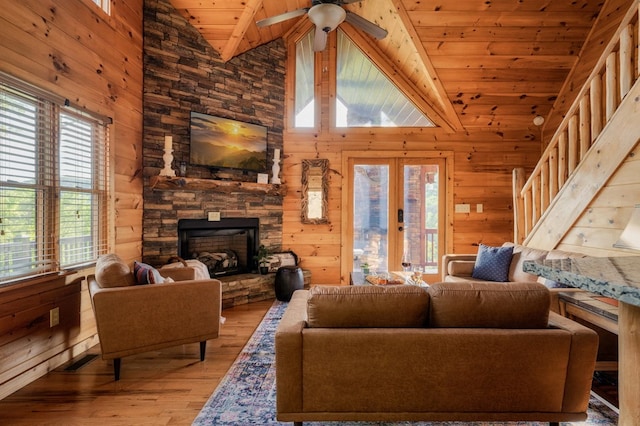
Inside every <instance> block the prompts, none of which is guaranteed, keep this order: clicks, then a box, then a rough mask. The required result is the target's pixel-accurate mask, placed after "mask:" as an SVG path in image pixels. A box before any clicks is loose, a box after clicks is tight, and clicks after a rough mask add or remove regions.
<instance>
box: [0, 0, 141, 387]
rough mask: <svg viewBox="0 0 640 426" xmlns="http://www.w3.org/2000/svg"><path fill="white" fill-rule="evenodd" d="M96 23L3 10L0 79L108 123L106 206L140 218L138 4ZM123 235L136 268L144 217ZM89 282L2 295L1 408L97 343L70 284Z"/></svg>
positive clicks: (64, 11) (86, 14) (30, 1)
mask: <svg viewBox="0 0 640 426" xmlns="http://www.w3.org/2000/svg"><path fill="white" fill-rule="evenodd" d="M101 13H102V12H100V11H99V10H98V9H97V8H95V7H94V6H93V5H90V4H87V3H85V2H84V1H81V0H70V1H69V0H66V1H62V0H45V1H35V0H26V1H24V2H13V3H11V4H7V5H6V6H5V7H4V8H3V11H2V16H0V40H2V41H1V42H0V58H1V59H0V69H1V70H3V71H5V72H8V73H10V74H12V75H14V76H16V77H18V78H21V79H23V80H25V81H27V82H29V83H31V84H34V85H36V86H39V87H41V88H43V89H45V90H49V91H51V92H53V93H55V94H57V95H60V96H63V97H66V98H68V99H69V100H70V101H71V103H72V104H74V105H77V106H79V107H81V108H86V109H88V110H90V111H92V112H96V113H99V114H102V115H105V116H108V117H112V118H113V120H114V124H113V125H112V126H111V129H110V130H111V131H110V139H111V153H112V155H113V158H115V159H116V160H115V161H114V162H113V164H115V165H116V167H115V169H114V170H112V171H113V172H115V174H116V176H115V178H114V179H113V182H114V186H113V194H112V198H113V200H114V201H113V203H114V205H119V206H120V207H122V206H123V205H124V204H125V203H129V204H131V206H133V205H136V207H133V211H135V210H137V209H138V208H139V209H140V211H141V209H142V205H141V203H140V200H141V196H142V184H141V176H140V175H139V172H138V170H140V169H141V156H140V154H139V151H138V153H136V152H135V149H131V147H133V146H135V145H136V144H139V142H140V139H141V135H142V0H134V1H128V2H127V3H126V4H124V2H114V3H113V4H112V14H111V16H110V17H106V16H104V17H103V16H102V15H100V14H101ZM136 199H137V201H133V200H136ZM125 200H127V201H125ZM123 212H125V210H123ZM126 213H132V211H126ZM120 217H122V216H120ZM118 220H119V219H117V218H116V220H115V221H114V223H113V227H112V228H111V229H110V232H111V234H113V235H115V234H116V232H117V227H118V226H119V223H118ZM122 226H125V227H128V229H129V230H130V232H129V233H128V234H127V236H126V238H125V240H126V241H127V242H126V243H125V244H123V245H120V244H119V243H117V242H116V245H115V246H114V247H113V249H114V250H115V251H117V252H119V253H120V254H121V255H124V257H126V258H130V259H133V258H139V256H140V253H141V238H142V235H141V232H140V230H141V215H140V214H138V215H135V214H127V217H126V219H124V218H123V219H122ZM136 233H137V235H136ZM116 241H117V238H116ZM89 272H90V270H88V271H79V272H78V273H76V274H74V275H72V276H70V277H67V278H66V279H62V282H55V284H53V288H52V287H51V286H50V285H49V284H45V283H43V282H41V281H38V280H34V282H33V283H31V282H26V283H24V284H19V285H18V286H17V287H16V286H12V288H3V289H0V299H3V300H4V301H5V302H6V304H5V303H2V305H3V306H7V307H11V308H14V309H20V311H17V310H16V312H13V313H11V314H10V315H15V316H14V317H13V318H12V319H11V320H9V322H7V317H5V316H2V315H0V318H1V319H0V323H1V324H2V327H10V328H11V330H10V331H8V332H7V334H4V333H3V337H5V338H4V339H3V341H2V342H1V343H0V359H3V362H2V363H1V366H0V398H2V397H4V396H7V395H8V394H10V393H11V392H13V391H15V390H17V389H19V388H20V387H23V386H24V385H25V384H27V383H29V382H30V381H32V380H35V379H36V378H38V377H39V376H41V375H43V374H46V373H47V371H49V370H51V369H53V368H56V367H57V366H59V365H60V364H61V363H64V362H67V361H68V360H69V359H71V358H72V357H73V356H76V355H78V354H79V353H81V352H82V351H84V350H87V349H88V348H89V347H91V346H93V345H95V344H96V343H97V340H95V333H96V330H95V322H94V321H93V313H92V311H91V306H90V301H89V299H88V292H87V290H86V287H84V286H82V285H77V284H72V283H71V282H72V281H73V280H74V279H75V278H76V277H81V276H82V275H84V274H85V273H89ZM65 281H66V282H65ZM7 298H9V299H7ZM54 305H55V306H57V307H59V308H60V325H58V326H55V327H53V328H49V327H48V321H49V309H51V308H52V307H55V306H54ZM21 306H22V307H21ZM25 324H28V326H27V327H25ZM3 330H4V331H7V330H5V329H4V328H3ZM7 336H11V337H7ZM8 339H9V340H10V341H9V340H8Z"/></svg>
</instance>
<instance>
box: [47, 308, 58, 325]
mask: <svg viewBox="0 0 640 426" xmlns="http://www.w3.org/2000/svg"><path fill="white" fill-rule="evenodd" d="M58 324H60V308H53V309H51V310H50V311H49V327H55V326H56V325H58Z"/></svg>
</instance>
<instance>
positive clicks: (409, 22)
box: [171, 0, 605, 130]
mask: <svg viewBox="0 0 640 426" xmlns="http://www.w3.org/2000/svg"><path fill="white" fill-rule="evenodd" d="M171 3H172V4H173V6H174V7H175V8H176V9H177V11H178V13H180V14H181V15H183V16H184V17H185V18H187V19H188V20H189V22H190V23H191V24H192V25H193V26H194V27H196V28H198V29H199V31H200V32H201V33H202V35H203V37H204V38H205V39H206V40H207V41H208V42H209V43H210V44H211V46H213V48H214V49H215V50H217V51H218V52H220V55H221V57H222V59H223V60H225V61H226V60H229V59H231V58H232V57H234V56H236V55H239V54H241V53H243V52H245V51H247V50H249V49H252V48H254V47H257V46H259V45H261V44H264V43H268V42H270V41H272V40H275V39H277V38H280V37H285V36H286V35H287V33H288V32H289V31H291V30H292V29H293V28H294V26H296V25H301V23H303V22H304V21H305V20H307V19H308V18H307V16H306V15H303V16H301V17H297V18H294V19H290V20H288V21H284V22H282V23H279V24H275V25H271V26H269V27H266V28H261V29H259V28H258V27H257V26H256V24H255V22H256V21H257V20H260V19H264V18H267V17H271V16H275V15H278V14H281V13H285V12H288V11H292V10H296V9H299V8H308V7H310V6H311V1H310V0H279V1H270V0H266V1H265V0H171ZM604 3H605V0H363V1H361V2H359V3H353V4H350V5H345V6H344V7H345V8H346V9H349V10H350V11H352V12H354V13H357V14H358V15H360V16H362V17H364V18H366V19H369V20H370V21H373V22H375V23H376V24H378V25H379V26H381V27H383V28H385V29H386V30H387V31H388V32H389V35H388V36H387V37H386V38H385V39H383V40H379V41H378V40H374V39H373V38H371V37H369V36H368V35H366V34H365V39H366V40H369V41H370V43H371V46H373V48H375V49H376V50H377V51H379V52H381V53H382V54H384V55H386V56H387V57H388V58H389V59H390V62H391V63H392V64H394V66H395V67H397V70H398V72H401V73H402V74H403V75H404V77H405V79H407V80H409V81H410V82H411V83H412V84H413V85H414V86H415V88H416V89H417V90H418V91H419V92H420V93H421V94H422V96H423V97H424V98H425V99H426V100H428V102H429V103H430V104H431V105H433V107H434V108H435V109H437V110H439V111H441V112H442V115H443V116H445V117H447V118H448V121H449V123H450V124H452V126H453V127H458V128H459V127H460V126H462V127H464V128H465V129H467V130H472V129H473V128H494V129H509V128H514V129H522V128H534V126H533V124H532V120H533V117H534V116H536V115H542V116H543V117H546V116H547V115H548V114H549V111H550V110H551V108H552V106H553V103H554V100H555V99H556V97H557V96H558V94H559V92H560V90H561V88H562V86H563V83H564V82H565V80H566V79H567V76H568V75H569V72H570V70H571V68H572V67H573V66H574V64H575V63H576V61H577V59H578V56H579V54H580V53H581V49H582V46H583V45H584V43H585V41H586V40H587V38H588V36H589V35H590V33H591V28H592V27H593V25H594V23H595V22H596V19H597V17H598V14H599V13H600V11H601V9H602V7H603V4H604ZM342 25H349V24H347V23H343V24H342Z"/></svg>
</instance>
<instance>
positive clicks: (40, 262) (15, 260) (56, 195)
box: [0, 74, 109, 283]
mask: <svg viewBox="0 0 640 426" xmlns="http://www.w3.org/2000/svg"><path fill="white" fill-rule="evenodd" d="M2 77H3V75H1V74H0V283H2V282H3V281H7V280H11V279H16V278H20V277H24V276H29V275H35V274H40V273H45V272H55V271H59V270H61V269H66V268H71V267H74V266H78V265H81V264H86V263H89V262H92V261H95V259H97V257H98V256H99V255H100V254H102V253H105V252H106V251H107V244H108V234H107V230H108V223H107V222H108V214H107V200H108V184H107V183H108V178H107V176H108V173H109V170H108V164H109V162H108V161H107V159H108V126H107V124H106V123H103V122H102V121H101V120H100V119H99V118H96V117H95V116H92V115H89V114H87V113H84V112H82V111H79V110H77V109H74V108H72V107H67V106H63V105H60V104H57V103H55V102H52V101H51V100H50V99H47V98H46V97H43V96H42V94H41V93H40V92H38V91H32V93H29V92H28V91H25V87H26V88H27V90H28V85H23V86H20V87H18V88H16V87H15V86H16V85H14V84H12V83H13V82H14V81H13V80H6V79H3V78H2ZM52 98H53V99H55V97H52Z"/></svg>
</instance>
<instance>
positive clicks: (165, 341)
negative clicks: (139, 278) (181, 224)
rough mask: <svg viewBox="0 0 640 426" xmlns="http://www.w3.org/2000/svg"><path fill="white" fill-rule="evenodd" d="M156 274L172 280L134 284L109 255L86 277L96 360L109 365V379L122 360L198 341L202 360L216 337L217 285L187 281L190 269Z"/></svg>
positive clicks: (123, 267) (219, 304) (211, 281)
mask: <svg viewBox="0 0 640 426" xmlns="http://www.w3.org/2000/svg"><path fill="white" fill-rule="evenodd" d="M161 271H162V275H163V277H165V278H167V277H169V276H171V278H172V279H173V280H175V281H174V282H163V283H160V284H147V285H135V279H134V277H133V274H132V272H131V270H130V268H129V266H128V265H126V264H125V263H124V262H123V261H122V260H120V259H119V258H118V256H116V255H114V254H110V255H105V256H102V257H100V258H99V259H98V262H97V263H96V271H95V275H92V276H89V277H88V278H87V280H88V285H89V293H90V295H91V304H92V306H93V311H94V315H95V319H96V325H97V328H98V337H99V339H100V347H101V350H102V358H103V359H106V360H108V359H113V360H114V363H113V367H114V376H115V380H119V379H120V364H121V361H120V360H121V358H122V357H125V356H129V355H134V354H138V353H142V352H148V351H154V350H158V349H162V348H167V347H171V346H178V345H183V344H187V343H196V342H199V343H200V360H201V361H202V360H204V354H205V349H206V342H207V340H209V339H214V338H217V337H218V333H219V330H220V313H221V310H222V290H221V283H220V281H218V280H214V279H205V280H193V279H192V278H193V276H194V270H193V269H192V268H179V269H171V270H164V269H163V270H161ZM179 280H184V281H179Z"/></svg>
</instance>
